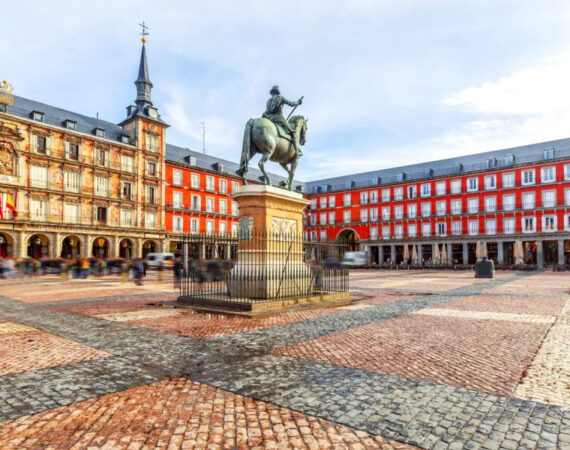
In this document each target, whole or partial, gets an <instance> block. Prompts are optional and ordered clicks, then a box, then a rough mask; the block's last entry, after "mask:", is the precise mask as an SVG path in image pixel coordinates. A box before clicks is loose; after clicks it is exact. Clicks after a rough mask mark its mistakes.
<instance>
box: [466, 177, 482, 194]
mask: <svg viewBox="0 0 570 450" xmlns="http://www.w3.org/2000/svg"><path fill="white" fill-rule="evenodd" d="M478 189H479V178H468V179H467V192H474V191H477V190H478Z"/></svg>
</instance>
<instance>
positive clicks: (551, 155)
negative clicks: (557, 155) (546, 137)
mask: <svg viewBox="0 0 570 450" xmlns="http://www.w3.org/2000/svg"><path fill="white" fill-rule="evenodd" d="M544 159H554V149H553V148H547V149H546V150H544Z"/></svg>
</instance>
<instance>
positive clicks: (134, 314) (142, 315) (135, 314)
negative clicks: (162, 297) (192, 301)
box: [95, 308, 184, 322]
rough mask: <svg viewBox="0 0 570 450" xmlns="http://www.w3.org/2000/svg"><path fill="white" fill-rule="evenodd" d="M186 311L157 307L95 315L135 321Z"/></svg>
mask: <svg viewBox="0 0 570 450" xmlns="http://www.w3.org/2000/svg"><path fill="white" fill-rule="evenodd" d="M183 313H184V311H182V310H181V309H173V308H157V309H147V310H138V311H127V312H120V313H109V314H97V315H95V317H97V318H98V319H103V320H113V321H115V322H135V321H138V320H144V319H163V318H165V317H173V316H180V315H182V314H183Z"/></svg>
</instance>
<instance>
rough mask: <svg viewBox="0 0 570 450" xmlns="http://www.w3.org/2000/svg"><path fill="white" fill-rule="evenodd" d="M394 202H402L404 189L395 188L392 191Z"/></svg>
mask: <svg viewBox="0 0 570 450" xmlns="http://www.w3.org/2000/svg"><path fill="white" fill-rule="evenodd" d="M394 200H404V189H403V188H401V187H397V188H395V189H394Z"/></svg>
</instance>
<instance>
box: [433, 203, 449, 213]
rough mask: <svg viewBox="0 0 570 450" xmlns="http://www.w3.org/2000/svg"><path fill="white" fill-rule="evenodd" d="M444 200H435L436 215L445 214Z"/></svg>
mask: <svg viewBox="0 0 570 450" xmlns="http://www.w3.org/2000/svg"><path fill="white" fill-rule="evenodd" d="M446 206H447V205H446V202H445V200H443V201H441V202H436V204H435V208H436V213H437V215H438V216H445V215H446V214H447V207H446Z"/></svg>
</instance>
